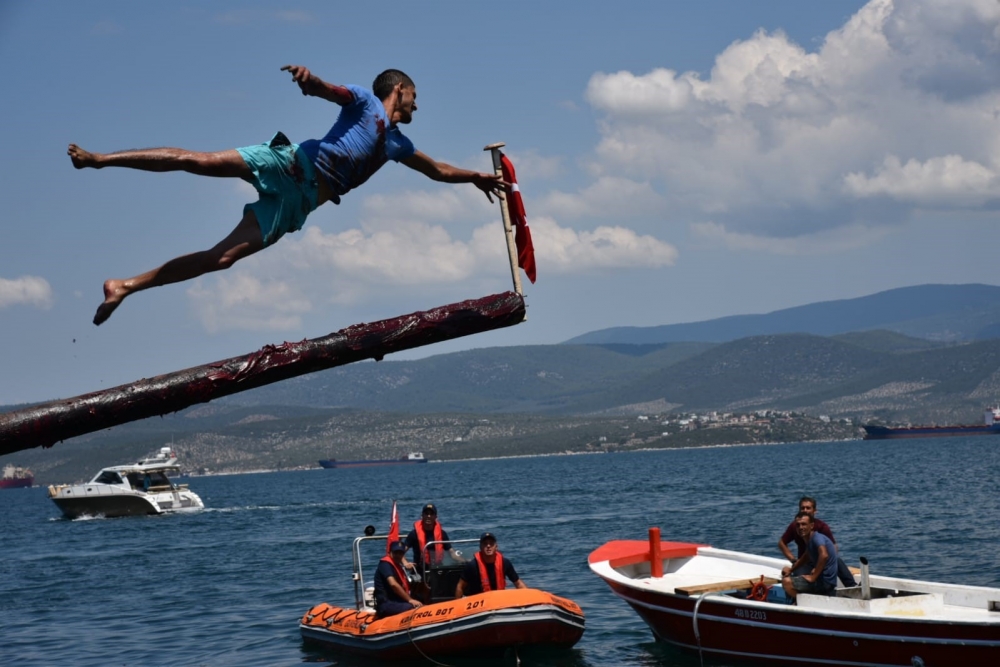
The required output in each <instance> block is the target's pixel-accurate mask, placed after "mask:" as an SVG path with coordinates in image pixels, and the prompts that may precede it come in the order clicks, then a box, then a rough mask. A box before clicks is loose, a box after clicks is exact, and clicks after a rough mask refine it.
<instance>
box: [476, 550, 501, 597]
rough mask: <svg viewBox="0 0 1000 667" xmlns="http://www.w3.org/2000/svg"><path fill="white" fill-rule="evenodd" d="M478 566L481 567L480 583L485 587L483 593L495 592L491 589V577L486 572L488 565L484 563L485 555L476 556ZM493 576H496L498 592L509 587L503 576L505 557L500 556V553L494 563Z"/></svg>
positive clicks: (478, 554)
mask: <svg viewBox="0 0 1000 667" xmlns="http://www.w3.org/2000/svg"><path fill="white" fill-rule="evenodd" d="M476 564H477V565H479V581H480V583H481V584H482V586H483V592H484V593H485V592H487V591H491V590H493V589H492V588H490V576H489V574H488V573H487V571H486V567H487V565H486V563H484V562H483V555H482V554H480V553H477V554H476ZM493 574H494V575H496V580H497V590H498V591H502V590H503V589H504V588H506V587H507V585H506V582H504V576H503V556H501V555H500V552H499V551H498V552H497V557H496V560H494V561H493Z"/></svg>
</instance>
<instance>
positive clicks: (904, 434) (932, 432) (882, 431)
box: [864, 408, 1000, 440]
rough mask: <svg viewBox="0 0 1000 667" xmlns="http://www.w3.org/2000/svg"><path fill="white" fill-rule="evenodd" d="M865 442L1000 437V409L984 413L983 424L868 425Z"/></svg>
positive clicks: (865, 427) (991, 409) (992, 409)
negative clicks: (965, 436)
mask: <svg viewBox="0 0 1000 667" xmlns="http://www.w3.org/2000/svg"><path fill="white" fill-rule="evenodd" d="M864 429H865V440H895V439H897V438H944V437H947V436H949V435H1000V408H989V409H988V410H986V411H985V412H984V413H983V423H982V424H958V425H955V426H903V427H899V428H891V427H889V426H877V425H875V424H866V425H865V426H864Z"/></svg>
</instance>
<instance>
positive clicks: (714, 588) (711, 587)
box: [674, 577, 781, 597]
mask: <svg viewBox="0 0 1000 667" xmlns="http://www.w3.org/2000/svg"><path fill="white" fill-rule="evenodd" d="M759 581H760V577H757V578H755V579H734V580H732V581H717V582H715V583H712V584H700V585H696V586H679V587H677V588H675V589H674V590H675V591H676V592H677V593H679V594H680V595H687V596H688V597H693V596H695V595H701V594H702V593H718V592H720V591H733V590H737V591H738V590H743V589H749V588H753V585H754V584H756V583H758V582H759ZM764 583H765V584H767V585H768V586H773V585H775V584H780V583H781V582H780V581H779V580H778V579H774V578H772V577H764Z"/></svg>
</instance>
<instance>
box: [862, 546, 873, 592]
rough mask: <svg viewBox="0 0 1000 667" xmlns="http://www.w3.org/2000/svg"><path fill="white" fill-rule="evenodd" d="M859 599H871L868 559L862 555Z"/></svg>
mask: <svg viewBox="0 0 1000 667" xmlns="http://www.w3.org/2000/svg"><path fill="white" fill-rule="evenodd" d="M861 599H862V600H871V599H872V585H871V581H870V580H869V579H868V559H867V558H865V557H864V556H862V557H861Z"/></svg>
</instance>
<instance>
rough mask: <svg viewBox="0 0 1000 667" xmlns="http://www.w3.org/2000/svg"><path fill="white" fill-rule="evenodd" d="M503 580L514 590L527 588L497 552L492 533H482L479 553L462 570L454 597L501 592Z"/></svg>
mask: <svg viewBox="0 0 1000 667" xmlns="http://www.w3.org/2000/svg"><path fill="white" fill-rule="evenodd" d="M504 578H507V579H510V582H511V583H512V584H514V588H527V586H526V585H525V583H524V581H522V580H521V578H520V577H518V576H517V571H516V570H514V565H513V564H512V563H511V562H510V560H508V559H506V558H504V557H503V554H501V553H500V552H499V551H497V538H496V536H495V535H493V533H483V534H482V535H480V537H479V553H477V554H476V557H475V558H473V559H472V560H470V561H469V562H468V563H466V565H465V569H464V570H462V578H461V579H459V580H458V586H456V587H455V597H457V598H460V597H462V596H463V595H476V594H477V593H486V592H487V591H502V590H503V589H504V588H506V584H505V582H504Z"/></svg>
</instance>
